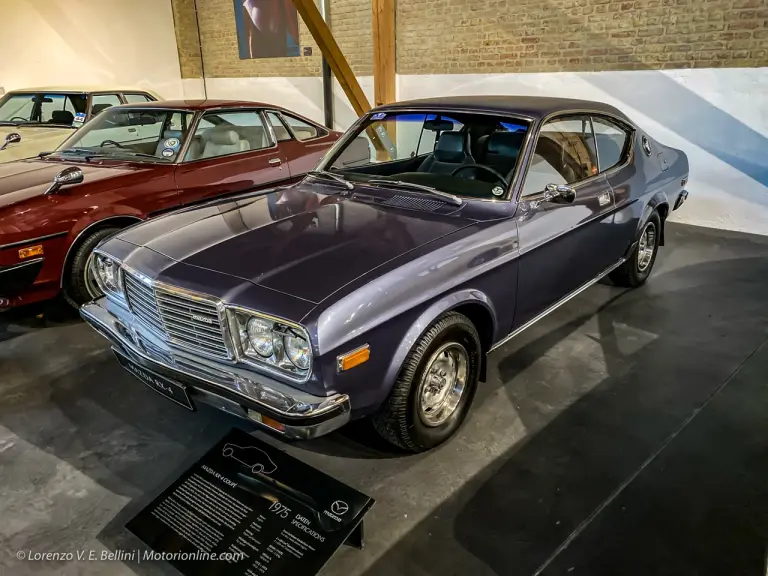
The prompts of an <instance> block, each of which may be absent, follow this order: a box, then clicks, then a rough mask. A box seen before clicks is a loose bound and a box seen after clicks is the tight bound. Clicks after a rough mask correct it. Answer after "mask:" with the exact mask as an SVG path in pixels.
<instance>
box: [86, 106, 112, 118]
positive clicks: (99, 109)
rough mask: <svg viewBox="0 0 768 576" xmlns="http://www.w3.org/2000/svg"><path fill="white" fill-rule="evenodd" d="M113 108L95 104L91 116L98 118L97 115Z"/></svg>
mask: <svg viewBox="0 0 768 576" xmlns="http://www.w3.org/2000/svg"><path fill="white" fill-rule="evenodd" d="M111 107H112V104H94V105H93V108H91V114H92V115H94V116H96V114H99V113H101V112H104V110H106V109H107V108H111Z"/></svg>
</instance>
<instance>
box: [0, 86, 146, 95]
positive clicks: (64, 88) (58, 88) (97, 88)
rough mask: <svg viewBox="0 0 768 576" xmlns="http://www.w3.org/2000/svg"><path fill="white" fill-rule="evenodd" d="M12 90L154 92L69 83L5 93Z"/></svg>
mask: <svg viewBox="0 0 768 576" xmlns="http://www.w3.org/2000/svg"><path fill="white" fill-rule="evenodd" d="M12 92H22V93H25V92H53V93H57V92H62V93H75V94H82V93H85V92H129V93H135V92H145V93H147V94H153V95H155V96H157V94H155V92H153V91H152V90H148V89H146V88H137V87H135V86H134V87H125V86H123V87H120V86H99V85H71V86H32V87H31V88H14V89H13V90H8V92H7V94H10V93H12Z"/></svg>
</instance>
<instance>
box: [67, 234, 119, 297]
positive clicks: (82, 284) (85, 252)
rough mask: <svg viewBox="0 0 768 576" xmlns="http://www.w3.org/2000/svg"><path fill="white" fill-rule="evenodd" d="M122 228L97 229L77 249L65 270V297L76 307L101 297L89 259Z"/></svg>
mask: <svg viewBox="0 0 768 576" xmlns="http://www.w3.org/2000/svg"><path fill="white" fill-rule="evenodd" d="M118 230H120V228H115V227H108V228H101V229H99V230H96V231H95V232H94V233H93V234H91V235H90V236H88V237H86V239H85V240H83V241H82V242H81V243H80V245H79V246H78V247H77V250H75V253H74V255H73V256H72V259H71V260H70V262H69V264H68V265H67V268H66V269H65V271H64V299H65V300H66V301H67V302H68V303H69V304H70V305H72V306H74V307H75V308H79V307H80V306H81V305H83V304H85V303H86V302H90V301H91V300H94V299H96V298H99V297H100V296H101V295H102V293H101V290H99V287H98V285H97V284H96V280H95V279H94V278H93V277H92V276H91V272H90V270H89V268H88V259H89V258H90V257H91V253H92V252H93V249H94V248H96V246H97V245H98V244H99V242H101V241H102V240H103V239H104V238H106V237H107V236H111V235H112V234H114V233H115V232H117V231H118Z"/></svg>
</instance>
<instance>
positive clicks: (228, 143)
mask: <svg viewBox="0 0 768 576" xmlns="http://www.w3.org/2000/svg"><path fill="white" fill-rule="evenodd" d="M246 150H250V146H249V145H248V141H247V140H242V139H241V138H240V135H239V134H238V133H237V132H235V131H234V130H232V129H230V128H223V129H222V128H211V129H210V130H208V131H206V132H205V133H203V153H202V156H201V158H214V157H216V156H226V155H227V154H236V153H238V152H245V151H246Z"/></svg>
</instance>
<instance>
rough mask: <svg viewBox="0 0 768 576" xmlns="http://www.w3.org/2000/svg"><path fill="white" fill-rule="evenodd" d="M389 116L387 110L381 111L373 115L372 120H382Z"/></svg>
mask: <svg viewBox="0 0 768 576" xmlns="http://www.w3.org/2000/svg"><path fill="white" fill-rule="evenodd" d="M386 116H387V114H386V112H379V113H377V114H374V115H373V116H371V120H382V119H384V118H385V117H386Z"/></svg>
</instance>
